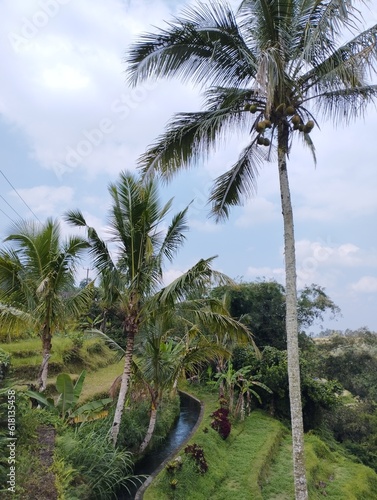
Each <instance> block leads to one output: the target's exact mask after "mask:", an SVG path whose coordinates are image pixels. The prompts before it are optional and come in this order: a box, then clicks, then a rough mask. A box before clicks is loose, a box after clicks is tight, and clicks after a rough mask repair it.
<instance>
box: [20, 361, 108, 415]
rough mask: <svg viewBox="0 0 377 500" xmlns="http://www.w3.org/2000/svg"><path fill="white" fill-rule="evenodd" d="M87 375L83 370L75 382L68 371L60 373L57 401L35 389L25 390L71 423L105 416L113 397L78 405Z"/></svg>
mask: <svg viewBox="0 0 377 500" xmlns="http://www.w3.org/2000/svg"><path fill="white" fill-rule="evenodd" d="M85 377H86V371H85V370H83V371H82V372H81V373H80V375H79V377H78V379H77V380H76V382H75V384H74V383H73V381H72V379H71V377H70V376H69V375H68V373H60V374H59V375H58V376H57V378H56V390H57V392H58V393H59V397H58V398H57V400H56V401H55V400H54V399H53V398H46V397H44V396H43V395H42V394H41V393H39V392H35V391H30V390H29V391H25V394H26V395H27V396H29V397H30V398H32V399H33V400H35V401H37V402H38V404H39V405H41V406H42V407H43V408H45V409H46V410H48V411H52V412H53V413H56V414H58V415H59V416H60V417H61V418H62V419H63V420H68V421H69V422H71V423H79V422H84V421H87V420H95V419H97V418H103V417H105V416H106V415H107V414H108V411H107V407H108V406H109V404H110V403H112V402H113V400H112V398H104V399H100V400H98V401H89V402H88V403H86V404H84V405H81V406H78V401H79V398H80V395H81V392H82V388H83V384H84V380H85Z"/></svg>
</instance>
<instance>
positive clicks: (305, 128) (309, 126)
mask: <svg viewBox="0 0 377 500" xmlns="http://www.w3.org/2000/svg"><path fill="white" fill-rule="evenodd" d="M291 121H292V125H293V130H299V131H300V132H304V133H305V134H310V132H311V131H312V130H313V128H314V122H313V120H309V121H308V122H306V123H305V124H304V123H302V121H301V118H300V117H299V115H296V114H294V115H293V116H292V120H291Z"/></svg>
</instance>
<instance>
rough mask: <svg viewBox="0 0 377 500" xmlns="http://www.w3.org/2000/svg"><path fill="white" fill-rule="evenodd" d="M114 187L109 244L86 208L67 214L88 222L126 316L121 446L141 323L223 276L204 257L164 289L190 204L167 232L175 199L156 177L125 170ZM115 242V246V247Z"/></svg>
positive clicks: (101, 266)
mask: <svg viewBox="0 0 377 500" xmlns="http://www.w3.org/2000/svg"><path fill="white" fill-rule="evenodd" d="M109 192H110V195H111V198H112V205H111V208H110V217H109V221H108V231H109V233H110V238H109V241H108V243H106V242H105V241H104V240H103V239H101V238H100V236H99V235H98V233H97V231H96V230H95V229H94V228H92V227H89V226H88V225H87V223H86V221H85V219H84V217H83V215H82V214H81V212H79V211H70V212H68V213H67V214H66V216H65V219H66V220H67V221H68V222H69V223H71V224H74V225H76V226H81V227H86V229H87V235H88V241H89V244H90V253H91V255H92V257H93V259H94V265H95V267H96V268H97V270H98V272H99V273H100V274H101V275H105V276H106V283H107V286H108V289H109V290H110V291H111V296H112V299H113V301H114V305H115V306H116V308H117V310H118V311H119V314H121V315H122V321H123V333H124V336H125V338H126V339H127V343H126V349H125V356H124V358H125V362H124V370H123V374H122V379H121V386H120V391H119V395H118V401H117V406H116V410H115V415H114V420H113V424H112V428H111V437H112V441H113V443H114V445H116V443H117V439H118V434H119V426H120V422H121V419H122V415H123V410H124V404H125V399H126V395H127V391H128V387H129V380H130V375H131V370H132V360H133V352H134V342H135V337H136V336H137V334H138V333H139V331H140V329H141V327H142V326H143V325H144V324H145V322H146V321H150V320H151V318H152V316H153V315H155V314H156V311H160V312H161V314H162V313H166V311H168V310H169V308H173V307H174V306H175V304H176V302H177V301H180V300H182V299H184V298H185V296H186V294H187V293H190V291H192V290H193V289H203V290H204V289H205V288H206V287H207V286H208V283H209V282H210V280H211V279H212V278H213V277H219V278H221V277H222V275H221V274H220V273H217V272H215V271H213V270H212V269H211V263H212V260H213V257H212V258H210V259H207V260H203V259H202V260H200V261H199V262H197V263H196V264H195V265H194V266H193V267H192V268H191V269H189V270H188V271H187V272H186V273H184V274H182V275H181V276H180V277H179V278H177V279H176V280H174V281H173V282H172V283H171V284H170V285H168V286H167V287H165V288H163V289H162V290H161V288H162V285H163V263H164V261H165V260H166V259H167V260H168V261H172V260H173V258H174V256H175V254H176V252H177V250H178V249H179V248H180V246H181V245H182V244H183V242H184V240H185V236H184V232H185V231H186V230H187V225H186V213H187V208H186V209H184V210H182V211H180V212H179V213H178V214H176V215H175V216H174V217H173V218H172V220H171V222H170V224H169V226H168V227H167V229H166V231H164V224H165V219H166V215H167V213H168V212H169V209H170V208H171V206H172V199H171V200H170V201H169V202H167V203H166V204H165V205H161V203H160V200H159V197H158V192H157V183H156V181H155V180H153V179H149V180H146V182H144V183H142V182H140V180H139V178H138V177H137V176H136V175H134V174H131V173H128V172H123V173H121V174H120V178H119V181H118V182H117V183H114V184H111V185H110V187H109ZM110 245H115V247H114V248H110ZM225 281H226V280H225V279H224V280H223V282H225Z"/></svg>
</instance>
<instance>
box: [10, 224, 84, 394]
mask: <svg viewBox="0 0 377 500" xmlns="http://www.w3.org/2000/svg"><path fill="white" fill-rule="evenodd" d="M5 241H6V242H9V248H4V249H2V250H1V253H0V312H1V317H2V319H3V321H5V322H8V324H11V323H15V322H19V321H22V322H24V323H25V322H27V323H29V324H30V325H32V327H33V328H34V329H35V330H36V332H37V333H38V334H40V335H41V338H42V343H43V361H42V366H41V371H40V375H39V382H38V385H39V388H40V390H44V389H45V387H46V380H47V369H48V368H47V367H48V359H49V357H50V350H51V338H52V335H53V333H54V332H55V331H56V329H57V328H59V327H62V326H63V325H64V324H65V322H66V320H67V316H68V317H69V316H72V315H78V314H79V313H80V311H81V310H82V309H83V308H84V307H85V306H86V304H87V303H88V300H89V296H90V290H89V289H88V288H84V289H83V290H80V291H79V292H77V291H74V282H75V281H74V280H75V273H76V270H77V263H78V262H79V261H80V258H81V257H82V255H83V253H84V252H85V251H86V249H87V247H88V244H87V242H86V241H85V240H83V239H82V238H79V237H77V236H71V237H69V238H68V239H67V240H66V241H65V242H64V241H63V240H62V235H61V230H60V225H59V223H58V222H57V221H54V220H52V219H47V221H46V222H45V223H44V224H42V225H41V224H35V223H33V222H25V221H21V222H20V223H18V224H17V225H16V226H15V227H14V229H13V230H12V231H11V234H9V235H8V237H7V238H6V239H5Z"/></svg>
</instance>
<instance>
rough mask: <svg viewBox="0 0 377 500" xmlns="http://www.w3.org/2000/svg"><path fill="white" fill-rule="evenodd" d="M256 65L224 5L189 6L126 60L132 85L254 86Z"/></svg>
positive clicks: (142, 41)
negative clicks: (172, 79) (165, 81)
mask: <svg viewBox="0 0 377 500" xmlns="http://www.w3.org/2000/svg"><path fill="white" fill-rule="evenodd" d="M256 62H257V61H256V57H255V56H254V54H253V53H252V52H251V51H250V49H249V47H247V45H246V44H245V42H244V40H243V37H242V35H241V33H240V32H239V28H238V26H237V22H236V19H235V16H234V14H233V12H232V10H231V9H230V8H229V7H228V6H227V5H225V4H223V3H220V2H212V3H211V5H208V4H204V3H200V2H198V3H197V4H196V5H194V6H192V7H187V8H186V9H185V10H184V11H183V13H182V16H181V18H180V19H178V18H176V19H175V22H172V23H168V28H167V29H165V30H164V29H160V30H159V31H158V32H157V33H156V34H155V33H146V34H144V35H142V36H141V38H140V42H139V43H137V44H135V45H134V46H132V48H131V50H130V52H129V56H128V57H127V59H126V63H127V64H128V68H129V69H128V71H129V74H130V81H131V83H133V84H137V83H140V81H141V80H144V79H146V78H149V77H163V76H178V77H180V78H181V79H182V80H183V81H187V80H189V79H190V80H192V81H193V82H194V83H199V84H201V83H205V84H206V85H207V84H208V83H210V85H223V84H227V85H239V84H240V83H244V82H248V81H250V74H253V72H254V67H255V66H256ZM224 68H226V70H225V71H224Z"/></svg>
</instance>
